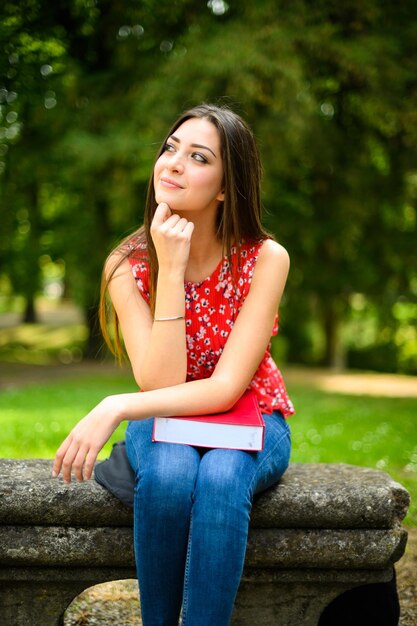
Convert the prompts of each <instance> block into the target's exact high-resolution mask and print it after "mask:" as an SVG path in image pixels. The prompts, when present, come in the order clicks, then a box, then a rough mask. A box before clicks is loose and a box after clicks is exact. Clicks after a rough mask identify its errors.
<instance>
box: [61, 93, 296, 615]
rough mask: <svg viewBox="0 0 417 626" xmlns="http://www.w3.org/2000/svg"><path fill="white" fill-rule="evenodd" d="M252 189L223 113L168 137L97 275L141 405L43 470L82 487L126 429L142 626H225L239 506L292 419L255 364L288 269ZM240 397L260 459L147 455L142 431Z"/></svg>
mask: <svg viewBox="0 0 417 626" xmlns="http://www.w3.org/2000/svg"><path fill="white" fill-rule="evenodd" d="M260 177H261V166H260V161H259V155H258V150H257V147H256V143H255V140H254V137H253V135H252V133H251V131H250V129H249V128H248V126H247V125H246V124H245V122H244V121H243V120H242V119H241V118H240V117H239V116H238V115H236V114H235V113H233V112H232V111H230V110H229V109H227V108H223V107H217V106H212V105H201V106H197V107H196V108H194V109H191V110H189V111H187V112H186V113H185V114H184V115H182V116H181V117H180V118H179V119H178V120H177V121H176V122H175V124H174V125H173V127H172V128H171V130H170V131H169V133H168V135H167V138H166V140H165V142H164V144H163V146H162V148H161V150H160V152H159V154H158V156H157V159H156V162H155V166H154V170H153V176H152V178H151V180H150V185H149V191H148V198H147V204H146V211H145V224H144V226H143V227H142V228H141V229H140V230H139V231H137V232H136V233H134V234H133V235H132V236H131V237H129V238H128V240H126V241H125V242H124V243H123V244H122V245H121V246H120V247H119V248H118V249H116V251H114V252H113V253H112V254H111V255H110V257H109V259H108V260H107V262H106V265H105V271H104V274H105V284H106V285H107V286H108V290H109V293H110V297H111V302H112V305H113V307H114V310H115V316H116V318H115V319H116V327H118V325H119V323H120V327H121V330H122V334H123V339H124V343H125V347H126V350H127V353H128V356H129V359H130V362H131V365H132V369H133V373H134V376H135V379H136V381H137V383H138V385H139V387H140V389H141V392H140V393H126V394H121V395H116V396H109V397H107V398H105V399H104V400H103V401H102V402H100V403H99V404H98V405H97V406H96V407H95V408H94V409H93V410H92V411H91V412H90V413H89V414H88V415H87V416H86V417H84V419H82V420H81V421H80V422H79V423H78V424H77V425H76V426H75V428H74V429H73V430H72V431H71V433H70V434H69V435H68V437H67V438H66V439H65V441H64V442H63V443H62V445H61V447H60V448H59V450H58V452H57V454H56V458H55V463H54V469H53V475H54V476H58V474H59V473H60V472H61V471H62V476H63V478H64V480H65V481H67V482H69V481H70V480H71V471H72V470H73V471H74V474H75V477H76V478H77V479H78V480H83V479H88V478H90V477H91V474H92V470H93V466H94V462H95V460H96V457H97V454H98V452H99V450H100V449H101V448H102V446H103V445H104V444H105V443H106V441H107V440H108V438H109V437H110V435H111V434H112V433H113V431H114V430H115V428H116V427H117V426H118V425H119V424H120V422H121V421H122V420H128V422H129V424H128V428H127V431H126V448H127V454H128V458H129V461H130V464H131V466H132V468H133V470H134V472H135V476H136V487H135V496H134V541H135V555H136V563H137V573H138V579H139V588H140V597H141V610H142V620H143V624H144V626H153V625H155V626H156V625H162V624H163V625H165V626H174V625H175V626H177V625H178V620H179V615H180V611H181V609H182V624H183V626H203V625H205V626H213V625H215V626H223V625H224V626H226V625H227V624H229V622H230V619H231V615H232V610H233V604H234V600H235V596H236V592H237V589H238V586H239V581H240V577H241V574H242V568H243V563H244V557H245V550H246V542H247V535H248V525H249V517H250V511H251V505H252V500H253V496H254V494H256V493H258V492H260V491H262V490H264V489H266V488H267V487H269V486H271V485H272V484H274V483H276V482H277V481H278V480H279V478H280V477H281V476H282V474H283V473H284V471H285V469H286V468H287V465H288V462H289V455H290V434H289V428H288V424H287V422H286V420H285V418H286V417H287V416H288V415H290V414H292V413H293V408H292V405H291V402H290V400H289V398H288V396H287V394H286V391H285V387H284V383H283V380H282V377H281V374H280V372H279V370H278V369H277V367H276V365H275V363H274V361H273V360H272V358H271V356H270V353H269V341H270V336H271V334H276V332H277V329H278V327H277V310H278V306H279V303H280V300H281V296H282V292H283V290H284V285H285V281H286V278H287V274H288V269H289V258H288V254H287V252H286V251H285V249H284V248H283V247H282V246H281V245H279V244H278V243H276V242H275V241H274V240H273V239H272V238H271V237H270V236H269V235H268V234H267V233H266V232H265V230H264V229H263V228H262V225H261V203H260ZM118 349H120V341H119V342H118ZM247 388H251V389H253V390H254V392H255V394H256V397H257V400H258V403H259V406H260V408H261V411H262V413H263V416H264V420H265V425H266V429H265V438H264V449H263V451H261V452H256V453H250V452H244V451H241V450H225V449H202V448H196V447H193V446H186V445H181V444H169V443H155V442H152V424H153V419H152V416H154V415H159V416H170V415H197V416H198V415H201V414H207V413H216V412H222V411H226V410H228V409H229V408H231V407H232V406H233V405H234V404H235V403H236V401H237V400H238V399H239V398H240V397H241V396H242V394H243V393H244V391H245V390H246V389H247Z"/></svg>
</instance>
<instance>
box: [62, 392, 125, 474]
mask: <svg viewBox="0 0 417 626" xmlns="http://www.w3.org/2000/svg"><path fill="white" fill-rule="evenodd" d="M120 421H121V419H120V402H119V401H118V398H117V396H108V397H107V398H104V400H102V401H101V402H100V403H99V404H98V405H97V406H96V407H95V408H94V409H93V410H92V411H90V413H88V415H86V416H85V417H84V418H83V419H82V420H81V421H80V422H78V424H77V425H76V426H75V427H74V428H73V429H72V431H71V432H70V434H69V435H68V437H67V438H66V439H64V441H63V442H62V444H61V445H60V447H59V449H58V451H57V453H56V455H55V460H54V465H53V469H52V476H54V477H57V476H58V475H59V473H60V472H61V470H62V477H63V479H64V481H65V482H66V483H70V482H71V470H72V469H73V470H74V474H75V478H76V479H77V480H78V481H82V480H84V479H85V480H88V479H89V478H91V475H92V473H93V468H94V463H95V461H96V459H97V455H98V453H99V452H100V450H101V448H102V447H103V446H104V444H105V443H106V442H107V441H108V439H109V438H110V437H111V435H112V434H113V432H114V431H115V430H116V428H117V427H118V426H119V424H120Z"/></svg>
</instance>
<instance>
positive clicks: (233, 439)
mask: <svg viewBox="0 0 417 626" xmlns="http://www.w3.org/2000/svg"><path fill="white" fill-rule="evenodd" d="M264 431H265V424H264V420H263V418H262V414H261V411H260V409H259V405H258V402H257V399H256V395H255V393H254V392H253V391H250V390H249V391H245V393H244V394H243V396H242V397H241V398H240V399H239V400H238V401H237V402H236V404H235V405H234V406H233V407H232V408H231V409H230V410H229V411H225V412H224V413H214V414H212V415H199V416H180V415H173V416H170V417H155V418H154V425H153V433H152V440H153V441H164V442H167V443H182V444H188V445H192V446H198V447H202V448H228V449H232V450H248V451H251V452H258V451H260V450H262V449H263V441H264Z"/></svg>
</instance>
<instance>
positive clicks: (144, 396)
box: [113, 375, 244, 422]
mask: <svg viewBox="0 0 417 626" xmlns="http://www.w3.org/2000/svg"><path fill="white" fill-rule="evenodd" d="M243 391H244V389H241V388H240V387H239V386H237V385H233V384H231V382H230V380H226V379H225V380H223V379H221V378H219V377H216V376H215V375H214V376H211V377H210V378H204V379H202V380H195V381H190V382H188V383H184V384H181V385H176V386H173V387H165V388H164V389H155V390H152V391H145V392H141V393H126V394H121V395H119V396H113V398H117V399H118V407H119V409H118V410H119V413H118V416H117V418H118V421H119V422H121V421H123V420H140V419H145V418H147V417H153V416H155V415H158V416H169V415H204V414H210V413H219V412H222V411H227V410H228V409H229V408H230V407H232V406H233V405H234V404H235V402H236V401H237V400H238V398H239V397H240V395H241V394H242V393H243Z"/></svg>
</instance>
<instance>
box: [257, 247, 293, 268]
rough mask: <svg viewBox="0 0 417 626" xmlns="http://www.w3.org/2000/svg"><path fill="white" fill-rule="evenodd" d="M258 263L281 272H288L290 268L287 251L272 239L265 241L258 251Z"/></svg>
mask: <svg viewBox="0 0 417 626" xmlns="http://www.w3.org/2000/svg"><path fill="white" fill-rule="evenodd" d="M258 263H259V264H260V265H261V266H268V267H269V268H272V267H276V268H277V269H279V270H281V271H286V272H288V270H289V267H290V255H289V254H288V252H287V250H286V249H285V248H284V246H282V245H281V244H280V243H278V242H277V241H274V240H273V239H265V241H264V242H263V244H262V247H261V249H260V251H259V257H258Z"/></svg>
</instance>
